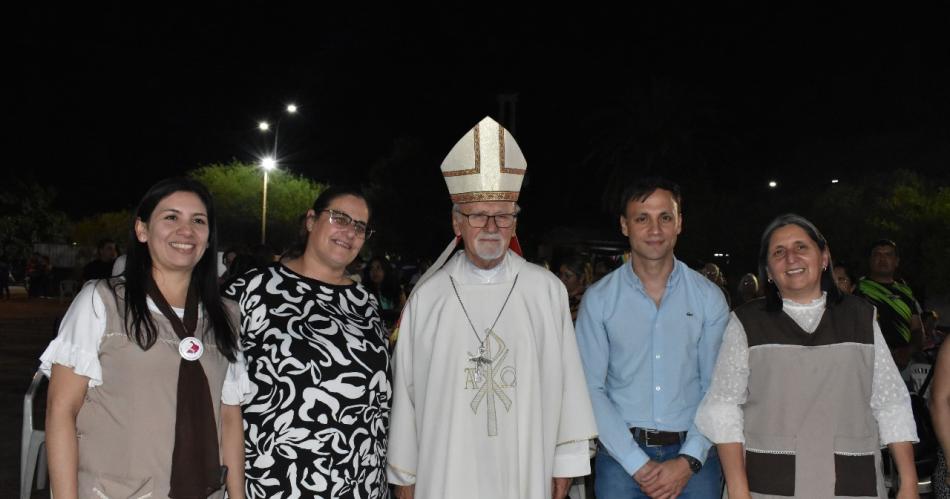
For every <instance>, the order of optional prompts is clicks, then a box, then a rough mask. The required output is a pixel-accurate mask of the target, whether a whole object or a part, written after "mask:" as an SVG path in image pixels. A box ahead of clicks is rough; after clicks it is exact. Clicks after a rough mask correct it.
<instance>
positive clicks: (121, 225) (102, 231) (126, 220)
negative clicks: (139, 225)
mask: <svg viewBox="0 0 950 499" xmlns="http://www.w3.org/2000/svg"><path fill="white" fill-rule="evenodd" d="M133 216H134V215H133V213H132V211H130V210H125V211H113V212H108V213H100V214H98V215H93V216H91V217H86V218H84V219H82V220H80V221H78V222H76V223H74V224H73V226H72V231H71V238H70V239H72V241H73V242H75V243H78V244H79V245H81V246H92V247H95V246H97V245H98V244H99V241H100V240H102V239H112V240H113V241H115V242H116V245H117V246H118V247H119V248H120V250H122V251H123V252H124V251H125V248H126V246H128V244H129V236H130V227H131V223H132V217H133Z"/></svg>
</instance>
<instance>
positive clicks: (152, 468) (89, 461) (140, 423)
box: [76, 282, 243, 499]
mask: <svg viewBox="0 0 950 499" xmlns="http://www.w3.org/2000/svg"><path fill="white" fill-rule="evenodd" d="M96 291H97V292H98V293H99V296H100V297H101V298H102V301H103V303H104V304H105V309H106V330H105V334H104V335H103V338H102V342H101V343H100V345H99V362H100V364H101V365H102V385H100V386H97V387H95V388H90V389H89V390H88V392H87V393H86V399H85V401H84V402H83V405H82V408H81V409H80V410H79V415H78V416H77V418H76V431H77V436H78V438H79V497H80V498H81V499H86V498H89V499H103V498H108V499H127V498H128V499H140V498H141V499H145V498H148V499H164V498H167V497H168V489H169V478H170V474H171V460H172V449H173V447H174V444H175V409H176V400H177V386H178V364H179V360H180V358H181V357H179V355H178V337H177V336H176V335H175V331H174V330H173V329H172V327H171V324H170V323H169V322H168V320H167V319H165V317H163V316H162V314H160V313H153V314H152V319H153V320H154V321H155V325H156V326H157V328H158V340H157V341H156V342H155V345H153V346H152V348H150V349H148V350H147V351H143V350H142V349H141V348H139V346H138V345H137V344H136V343H134V342H132V341H129V339H128V337H127V336H126V334H125V329H124V326H123V319H122V316H123V314H124V302H123V301H122V299H121V294H122V289H121V287H120V288H119V290H118V291H119V295H120V298H119V299H118V302H117V300H116V297H115V296H114V295H113V294H112V291H111V290H109V288H108V287H107V286H106V284H105V282H100V283H99V284H98V285H97V288H96ZM225 304H226V309H227V311H228V314H229V316H230V318H231V321H232V322H231V323H232V324H233V325H234V327H239V325H240V322H239V321H238V320H237V317H238V315H237V314H238V312H237V307H236V304H234V303H232V302H229V301H227V300H225ZM204 328H205V320H204V317H201V318H199V320H198V328H197V329H196V335H197V336H199V337H200V338H201V339H202V341H203V342H204V345H205V352H204V354H203V355H202V356H201V359H200V360H199V362H201V365H202V367H203V368H204V371H205V375H206V376H207V377H208V385H209V386H210V387H211V400H212V401H213V402H214V413H215V419H216V423H217V425H218V435H220V434H221V420H220V415H221V389H222V387H223V385H224V378H225V375H226V374H227V368H228V361H227V359H226V358H224V356H222V355H221V354H220V353H219V352H218V349H217V347H216V345H215V344H214V341H213V340H212V339H211V338H207V339H206V338H205V337H204V336H202V335H201V333H200V332H202V331H204ZM219 438H220V437H219ZM241 471H243V470H241ZM210 497H212V498H221V497H223V491H218V492H216V493H215V494H213V495H211V496H210Z"/></svg>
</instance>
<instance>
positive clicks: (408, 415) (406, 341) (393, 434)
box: [386, 300, 419, 485]
mask: <svg viewBox="0 0 950 499" xmlns="http://www.w3.org/2000/svg"><path fill="white" fill-rule="evenodd" d="M416 302H418V300H410V301H409V303H407V304H406V307H405V308H404V309H403V313H402V317H401V318H400V319H399V325H398V327H399V333H398V336H397V339H396V350H395V352H393V407H392V412H391V413H390V422H389V448H388V450H387V454H386V459H387V463H386V476H387V479H388V480H389V482H390V483H392V484H394V485H412V484H414V483H416V467H417V465H418V463H419V447H418V446H419V444H418V441H419V440H418V433H417V431H416V408H415V390H414V385H413V378H412V345H413V336H414V335H413V331H412V327H413V320H412V317H413V313H414V312H415V308H416V307H415V303H416Z"/></svg>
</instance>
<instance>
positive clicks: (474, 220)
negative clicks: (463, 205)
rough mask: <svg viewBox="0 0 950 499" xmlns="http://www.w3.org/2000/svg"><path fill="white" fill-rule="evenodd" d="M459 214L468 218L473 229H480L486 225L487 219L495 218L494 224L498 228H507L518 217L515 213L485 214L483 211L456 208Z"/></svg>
mask: <svg viewBox="0 0 950 499" xmlns="http://www.w3.org/2000/svg"><path fill="white" fill-rule="evenodd" d="M458 213H459V215H462V216H464V217H465V218H467V219H468V224H469V225H471V226H472V227H473V228H475V229H481V228H483V227H485V226H487V225H488V219H489V218H491V219H494V220H495V226H496V227H498V228H499V229H507V228H509V227H511V226H512V225H514V224H515V219H516V218H518V214H517V213H499V214H497V215H486V214H484V213H472V214H468V213H462V211H461V210H458Z"/></svg>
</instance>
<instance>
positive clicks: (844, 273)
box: [835, 261, 855, 295]
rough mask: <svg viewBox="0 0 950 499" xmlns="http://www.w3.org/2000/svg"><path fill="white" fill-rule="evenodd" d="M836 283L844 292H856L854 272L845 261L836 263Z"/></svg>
mask: <svg viewBox="0 0 950 499" xmlns="http://www.w3.org/2000/svg"><path fill="white" fill-rule="evenodd" d="M835 284H837V285H838V289H839V290H840V291H841V292H842V293H844V294H846V295H850V294H854V288H855V284H854V273H852V272H851V268H850V267H848V265H847V264H846V263H844V262H840V261H839V262H837V263H835Z"/></svg>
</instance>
